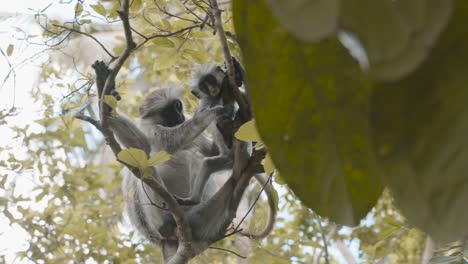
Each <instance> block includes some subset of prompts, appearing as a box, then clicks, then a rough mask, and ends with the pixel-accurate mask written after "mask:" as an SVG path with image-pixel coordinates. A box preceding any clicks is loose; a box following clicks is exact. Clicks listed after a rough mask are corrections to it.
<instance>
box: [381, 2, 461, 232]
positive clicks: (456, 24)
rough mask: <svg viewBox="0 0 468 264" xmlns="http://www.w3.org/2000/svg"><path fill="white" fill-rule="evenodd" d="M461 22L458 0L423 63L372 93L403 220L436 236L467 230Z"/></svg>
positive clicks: (386, 165)
mask: <svg viewBox="0 0 468 264" xmlns="http://www.w3.org/2000/svg"><path fill="white" fill-rule="evenodd" d="M467 25H468V2H466V1H465V0H460V1H458V2H457V6H456V8H455V14H454V17H453V18H452V20H451V21H450V24H449V25H448V27H447V30H446V32H444V33H443V35H442V36H441V38H440V40H439V41H438V43H437V45H436V47H435V48H434V49H433V52H432V54H431V56H430V57H429V58H428V60H427V61H426V62H425V63H424V64H423V66H422V67H421V68H419V69H418V70H417V71H416V72H415V73H414V74H412V75H411V76H409V77H407V78H405V79H404V80H402V81H400V82H397V83H392V84H385V85H378V86H377V87H376V88H377V89H376V90H375V93H374V94H373V97H372V113H373V116H372V127H373V134H374V135H375V143H376V144H375V146H376V152H377V153H378V157H379V158H380V160H381V161H382V165H383V166H384V168H385V175H384V176H385V179H386V181H387V183H388V184H389V185H390V187H391V189H392V190H393V193H394V196H395V199H396V201H397V202H398V204H399V206H400V208H401V210H402V212H403V213H404V215H405V216H406V217H407V218H408V220H409V221H410V222H412V223H413V224H415V225H417V226H418V227H421V228H422V229H423V230H425V231H426V232H428V233H429V234H430V235H431V236H433V237H434V238H435V239H438V240H455V239H458V238H462V237H464V236H466V235H468V210H467V202H468V87H467V86H468V74H467V73H468V48H467V47H468V27H467Z"/></svg>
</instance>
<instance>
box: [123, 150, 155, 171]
mask: <svg viewBox="0 0 468 264" xmlns="http://www.w3.org/2000/svg"><path fill="white" fill-rule="evenodd" d="M117 158H118V159H119V160H120V161H122V162H125V163H127V164H129V165H131V166H133V167H137V168H140V169H144V168H146V167H148V162H147V158H146V153H145V152H144V151H143V150H141V149H136V148H129V149H124V150H122V151H120V152H119V154H117Z"/></svg>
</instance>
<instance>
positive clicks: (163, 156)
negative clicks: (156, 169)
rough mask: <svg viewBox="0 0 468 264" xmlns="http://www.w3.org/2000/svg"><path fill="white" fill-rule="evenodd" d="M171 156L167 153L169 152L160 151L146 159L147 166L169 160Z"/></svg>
mask: <svg viewBox="0 0 468 264" xmlns="http://www.w3.org/2000/svg"><path fill="white" fill-rule="evenodd" d="M171 158H172V157H171V155H169V153H167V152H165V151H160V152H158V153H156V154H154V155H153V156H151V158H150V159H149V160H148V166H157V165H159V164H163V163H164V162H166V161H168V160H170V159H171Z"/></svg>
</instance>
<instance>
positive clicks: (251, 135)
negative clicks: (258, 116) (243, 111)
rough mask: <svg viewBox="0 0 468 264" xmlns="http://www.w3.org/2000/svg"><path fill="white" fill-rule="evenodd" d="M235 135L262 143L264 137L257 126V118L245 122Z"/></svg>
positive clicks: (244, 139) (243, 139) (240, 138)
mask: <svg viewBox="0 0 468 264" xmlns="http://www.w3.org/2000/svg"><path fill="white" fill-rule="evenodd" d="M234 136H235V137H236V138H237V139H239V140H242V141H255V142H259V143H262V139H261V138H260V135H259V134H258V131H257V127H256V124H255V120H250V121H248V122H247V123H245V124H243V125H242V126H241V127H240V128H239V129H238V130H237V132H236V133H235V134H234Z"/></svg>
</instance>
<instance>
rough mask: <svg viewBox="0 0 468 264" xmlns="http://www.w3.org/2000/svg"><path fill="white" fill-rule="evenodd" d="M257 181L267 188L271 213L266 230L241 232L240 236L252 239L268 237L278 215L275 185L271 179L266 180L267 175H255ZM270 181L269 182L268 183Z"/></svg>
mask: <svg viewBox="0 0 468 264" xmlns="http://www.w3.org/2000/svg"><path fill="white" fill-rule="evenodd" d="M255 179H256V180H257V181H258V183H260V185H261V186H265V193H266V195H267V197H268V207H269V208H270V212H269V215H268V222H267V224H266V226H265V228H264V229H263V230H262V231H261V232H259V233H251V232H250V231H245V232H244V231H241V232H240V234H241V235H243V236H246V237H249V238H252V239H262V238H265V237H267V236H268V235H269V234H270V233H271V231H272V230H273V226H274V225H275V221H276V213H277V211H278V209H277V207H278V194H277V193H276V190H275V189H274V188H273V184H272V183H271V181H269V180H270V179H271V178H268V179H267V178H266V177H265V174H255ZM267 181H269V182H267Z"/></svg>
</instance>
